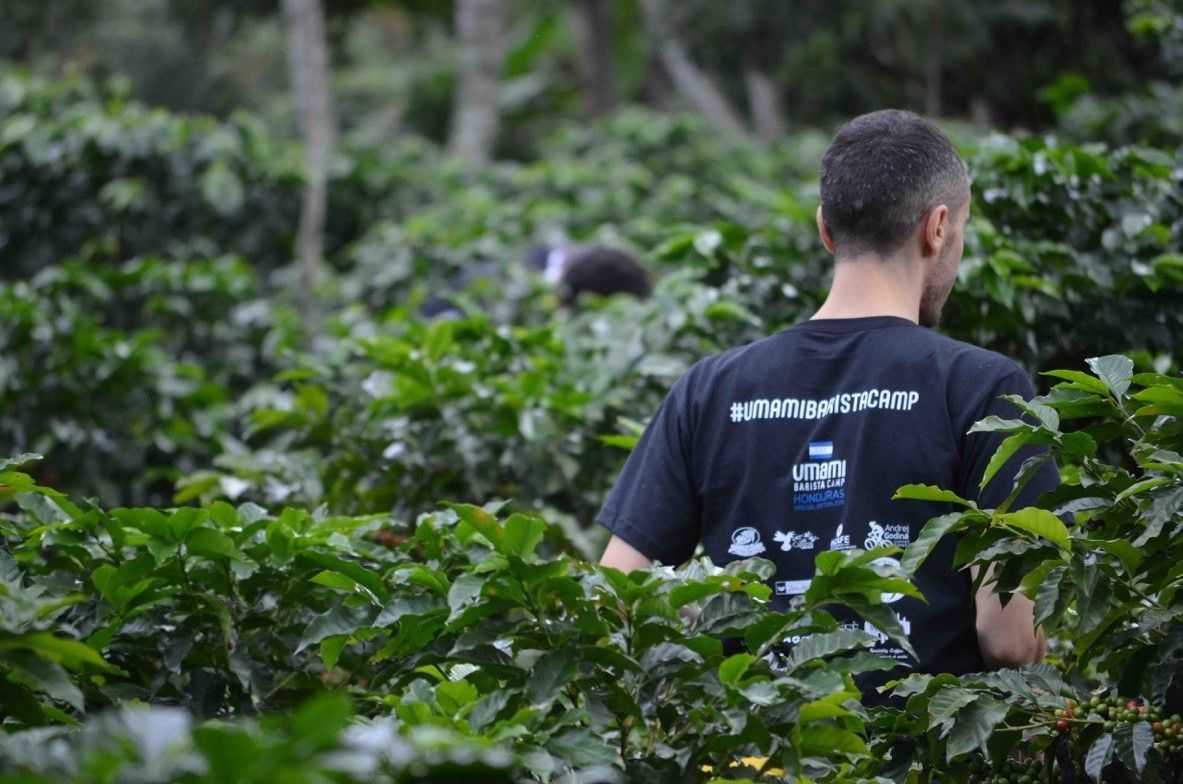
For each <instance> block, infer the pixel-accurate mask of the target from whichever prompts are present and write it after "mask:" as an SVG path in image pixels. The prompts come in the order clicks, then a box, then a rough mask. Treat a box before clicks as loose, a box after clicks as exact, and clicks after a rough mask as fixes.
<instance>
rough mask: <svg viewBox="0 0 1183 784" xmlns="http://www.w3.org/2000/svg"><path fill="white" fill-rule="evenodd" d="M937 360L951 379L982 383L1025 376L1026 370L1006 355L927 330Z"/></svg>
mask: <svg viewBox="0 0 1183 784" xmlns="http://www.w3.org/2000/svg"><path fill="white" fill-rule="evenodd" d="M925 332H926V333H927V335H928V342H929V344H930V345H931V348H932V352H933V355H934V357H935V358H937V359H938V361H939V362H940V364H942V365H943V366H944V367H945V368H946V369H947V371H948V372H949V374H950V375H953V376H955V377H959V378H961V377H968V378H971V379H977V380H978V381H979V382H980V383H986V382H987V381H990V380H997V379H1003V378H1007V377H1009V376H1012V375H1015V374H1024V375H1025V373H1026V371H1024V370H1023V367H1022V366H1021V365H1019V363H1018V362H1015V361H1014V360H1013V359H1011V358H1010V357H1008V356H1006V355H1005V354H1000V353H998V352H997V351H992V350H990V349H988V348H982V347H981V346H976V345H974V344H973V343H967V342H965V341H964V340H957V339H955V338H951V337H948V336H947V335H942V334H940V333H939V332H936V331H935V330H931V329H930V330H925Z"/></svg>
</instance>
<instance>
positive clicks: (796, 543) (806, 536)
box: [772, 531, 817, 553]
mask: <svg viewBox="0 0 1183 784" xmlns="http://www.w3.org/2000/svg"><path fill="white" fill-rule="evenodd" d="M772 538H773V539H774V540H775V541H776V543H777V544H779V545H780V549H781V550H782V551H784V552H786V553H787V552H791V551H792V550H812V549H813V545H814V544H815V543H816V542H817V536H816V535H815V534H813V533H811V532H810V531H803V532H801V533H797V532H796V531H777V532H776V533H775V534H773V535H772Z"/></svg>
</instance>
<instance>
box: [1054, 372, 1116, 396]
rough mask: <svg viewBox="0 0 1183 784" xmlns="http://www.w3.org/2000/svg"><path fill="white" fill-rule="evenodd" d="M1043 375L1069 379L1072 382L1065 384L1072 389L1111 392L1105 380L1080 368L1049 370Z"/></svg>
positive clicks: (1102, 393)
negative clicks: (1083, 371)
mask: <svg viewBox="0 0 1183 784" xmlns="http://www.w3.org/2000/svg"><path fill="white" fill-rule="evenodd" d="M1041 375H1044V376H1051V377H1052V378H1059V379H1063V380H1064V381H1069V382H1071V383H1070V384H1065V385H1063V386H1065V387H1068V388H1070V389H1080V390H1083V391H1085V392H1095V393H1097V394H1098V395H1107V394H1109V387H1107V386H1105V382H1103V381H1101V380H1100V379H1098V378H1095V377H1093V376H1090V375H1089V374H1088V373H1082V372H1081V371H1079V370H1047V371H1044V372H1043V373H1042V374H1041Z"/></svg>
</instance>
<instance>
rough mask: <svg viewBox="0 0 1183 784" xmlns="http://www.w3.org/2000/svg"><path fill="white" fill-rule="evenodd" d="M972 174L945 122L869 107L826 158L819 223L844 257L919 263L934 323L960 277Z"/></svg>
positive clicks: (925, 315)
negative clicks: (941, 126)
mask: <svg viewBox="0 0 1183 784" xmlns="http://www.w3.org/2000/svg"><path fill="white" fill-rule="evenodd" d="M968 217H969V174H968V172H967V170H966V167H965V163H964V162H963V161H962V160H961V157H960V156H959V155H958V154H957V150H956V149H955V148H954V147H953V144H952V142H950V141H949V139H948V137H946V136H945V135H944V134H943V133H942V132H941V131H940V129H939V128H937V127H936V126H935V125H933V124H932V123H931V122H929V121H928V120H925V119H924V118H922V117H919V116H918V115H915V114H912V113H911V112H904V111H897V110H885V111H879V112H872V113H871V114H864V115H862V116H861V117H856V118H855V119H853V120H851V121H850V122H849V123H847V124H846V125H844V126H843V127H842V128H841V130H839V131H838V134H837V135H836V136H835V137H834V140H833V142H831V144H830V147H829V149H828V150H826V154H825V156H824V157H823V158H822V166H821V206H820V207H819V208H818V229H819V231H820V232H821V235H822V241H823V242H824V243H825V244H826V246H827V247H828V248H829V249H830V251H831V252H833V253H834V255H835V258H836V259H837V260H838V262H840V263H841V262H843V261H848V260H851V259H854V258H862V259H865V258H868V257H871V258H875V257H877V258H878V259H879V260H880V261H882V262H883V263H901V262H902V263H920V264H922V265H923V270H924V284H923V285H924V289H923V292H922V295H921V302H920V322H921V323H922V324H926V325H929V326H932V325H935V324H936V323H937V321H938V320H939V318H940V311H941V308H942V306H943V305H944V304H945V300H946V299H948V296H949V292H950V291H951V290H952V288H953V282H954V280H955V279H956V277H957V265H958V263H959V262H960V260H961V252H962V249H963V241H964V230H965V223H966V220H967V219H968Z"/></svg>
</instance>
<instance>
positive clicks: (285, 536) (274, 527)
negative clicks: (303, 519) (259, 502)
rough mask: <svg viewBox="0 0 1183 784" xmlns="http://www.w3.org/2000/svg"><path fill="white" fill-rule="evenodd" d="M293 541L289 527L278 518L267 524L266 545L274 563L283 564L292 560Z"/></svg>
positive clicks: (294, 539) (293, 537)
mask: <svg viewBox="0 0 1183 784" xmlns="http://www.w3.org/2000/svg"><path fill="white" fill-rule="evenodd" d="M295 541H296V537H295V535H294V534H293V533H292V531H291V529H290V528H288V527H287V525H285V524H284V523H282V522H280V521H279V520H276V521H274V522H272V523H269V524H268V525H267V546H268V547H270V548H271V558H272V559H273V560H274V561H275V563H276V564H278V565H280V566H283V565H284V564H287V563H288V562H289V561H291V560H292V555H293V552H294V550H295Z"/></svg>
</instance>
